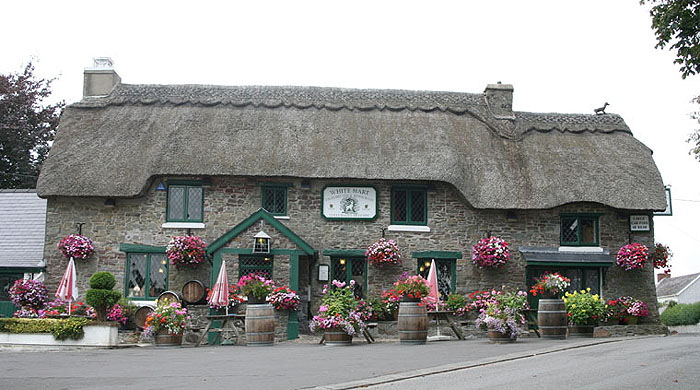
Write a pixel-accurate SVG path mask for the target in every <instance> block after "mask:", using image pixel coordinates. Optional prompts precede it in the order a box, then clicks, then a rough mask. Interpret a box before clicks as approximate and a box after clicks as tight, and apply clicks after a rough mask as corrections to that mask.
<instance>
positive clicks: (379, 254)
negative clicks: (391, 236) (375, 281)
mask: <svg viewBox="0 0 700 390" xmlns="http://www.w3.org/2000/svg"><path fill="white" fill-rule="evenodd" d="M365 256H367V258H368V259H369V261H370V263H372V264H374V265H376V266H382V265H390V264H401V254H400V253H399V246H398V245H397V244H396V241H394V240H386V239H384V237H382V238H380V239H379V240H378V241H377V242H375V243H374V244H372V245H370V246H368V247H367V250H366V251H365Z"/></svg>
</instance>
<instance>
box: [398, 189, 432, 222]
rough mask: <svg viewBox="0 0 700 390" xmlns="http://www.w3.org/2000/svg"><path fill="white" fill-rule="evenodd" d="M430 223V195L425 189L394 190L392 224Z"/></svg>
mask: <svg viewBox="0 0 700 390" xmlns="http://www.w3.org/2000/svg"><path fill="white" fill-rule="evenodd" d="M427 222H428V195H427V192H426V190H425V189H423V188H392V190H391V223H392V224H401V225H426V224H427Z"/></svg>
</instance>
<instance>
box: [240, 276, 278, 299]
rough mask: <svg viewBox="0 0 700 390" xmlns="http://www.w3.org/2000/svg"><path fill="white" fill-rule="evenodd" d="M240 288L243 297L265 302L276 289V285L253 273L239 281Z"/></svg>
mask: <svg viewBox="0 0 700 390" xmlns="http://www.w3.org/2000/svg"><path fill="white" fill-rule="evenodd" d="M238 288H240V289H241V294H243V295H247V296H248V297H250V296H253V297H255V298H256V299H259V300H263V299H267V296H268V295H270V293H271V292H272V290H273V289H274V288H275V283H274V282H273V281H272V280H270V279H267V278H266V277H265V276H263V275H261V274H259V273H252V274H248V275H243V276H241V278H240V279H238Z"/></svg>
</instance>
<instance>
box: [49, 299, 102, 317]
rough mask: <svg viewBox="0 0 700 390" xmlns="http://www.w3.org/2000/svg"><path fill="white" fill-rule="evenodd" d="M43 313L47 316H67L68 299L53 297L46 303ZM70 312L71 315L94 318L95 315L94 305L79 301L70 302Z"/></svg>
mask: <svg viewBox="0 0 700 390" xmlns="http://www.w3.org/2000/svg"><path fill="white" fill-rule="evenodd" d="M45 313H46V315H47V316H67V315H68V301H64V300H62V299H60V298H57V299H54V300H53V301H51V302H49V303H48V304H47V305H46V309H45ZM70 314H71V315H72V316H78V317H88V318H95V317H96V316H97V314H96V313H95V308H94V307H92V306H90V305H87V304H85V303H83V302H80V301H78V302H71V304H70Z"/></svg>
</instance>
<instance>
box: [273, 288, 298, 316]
mask: <svg viewBox="0 0 700 390" xmlns="http://www.w3.org/2000/svg"><path fill="white" fill-rule="evenodd" d="M270 303H271V304H272V306H274V307H275V310H290V311H295V310H297V309H298V308H299V304H301V298H299V295H297V293H296V292H294V290H292V289H290V288H289V287H287V286H282V287H277V288H276V289H274V290H273V291H272V293H271V294H270Z"/></svg>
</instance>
